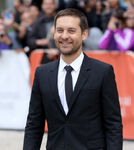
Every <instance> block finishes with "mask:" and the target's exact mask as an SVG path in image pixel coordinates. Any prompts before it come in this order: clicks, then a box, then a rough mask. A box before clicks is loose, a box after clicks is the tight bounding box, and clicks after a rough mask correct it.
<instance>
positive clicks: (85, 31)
mask: <svg viewBox="0 0 134 150" xmlns="http://www.w3.org/2000/svg"><path fill="white" fill-rule="evenodd" d="M87 37H88V29H86V30H84V31H83V33H82V40H83V41H84V40H86V38H87Z"/></svg>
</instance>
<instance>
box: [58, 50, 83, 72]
mask: <svg viewBox="0 0 134 150" xmlns="http://www.w3.org/2000/svg"><path fill="white" fill-rule="evenodd" d="M83 59H84V54H83V52H81V54H80V56H79V57H78V58H76V59H75V60H74V61H73V62H72V63H71V64H67V63H66V62H65V61H64V60H63V59H62V58H61V57H60V62H59V69H60V71H63V70H64V67H65V66H66V65H70V66H71V67H72V68H73V69H74V71H78V69H80V67H81V65H82V62H83Z"/></svg>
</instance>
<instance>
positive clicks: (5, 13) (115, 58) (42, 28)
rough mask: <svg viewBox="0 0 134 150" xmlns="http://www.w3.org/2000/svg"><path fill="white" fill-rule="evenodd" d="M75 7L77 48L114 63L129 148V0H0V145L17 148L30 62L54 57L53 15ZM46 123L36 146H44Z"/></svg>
mask: <svg viewBox="0 0 134 150" xmlns="http://www.w3.org/2000/svg"><path fill="white" fill-rule="evenodd" d="M64 8H76V9H79V10H81V11H82V12H83V13H84V14H85V15H86V17H87V19H88V24H89V35H88V38H87V39H86V40H85V41H83V51H84V52H85V53H86V54H87V55H88V56H89V57H93V58H97V59H100V60H102V61H104V62H107V63H110V64H112V65H113V67H114V71H115V75H116V82H117V88H118V91H119V100H120V106H121V114H122V121H123V138H124V143H123V144H124V148H123V150H133V149H134V92H133V88H134V85H133V83H134V0H0V148H1V149H2V150H9V149H10V150H21V149H22V145H23V136H24V128H25V124H26V119H27V114H28V107H29V101H30V93H31V87H32V83H33V79H34V73H35V70H36V67H38V66H40V65H43V64H45V63H48V62H51V61H55V60H56V59H58V57H59V55H60V53H59V50H58V49H57V48H56V46H55V42H54V39H53V33H54V26H53V23H54V16H55V15H56V13H57V12H58V11H60V10H62V9H64ZM46 140H47V127H46V128H45V134H44V140H43V143H42V147H44V148H45V143H46Z"/></svg>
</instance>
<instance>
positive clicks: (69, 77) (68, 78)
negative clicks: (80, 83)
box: [65, 66, 73, 106]
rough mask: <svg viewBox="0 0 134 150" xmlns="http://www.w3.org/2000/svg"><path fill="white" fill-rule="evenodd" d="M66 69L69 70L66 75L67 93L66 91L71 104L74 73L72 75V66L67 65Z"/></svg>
mask: <svg viewBox="0 0 134 150" xmlns="http://www.w3.org/2000/svg"><path fill="white" fill-rule="evenodd" d="M65 70H66V72H67V73H66V77H65V93H66V100H67V104H68V106H69V101H70V97H71V94H72V92H73V83H72V75H71V71H72V70H73V68H72V67H71V66H65Z"/></svg>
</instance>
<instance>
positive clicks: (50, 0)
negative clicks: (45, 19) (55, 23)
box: [42, 0, 56, 15]
mask: <svg viewBox="0 0 134 150" xmlns="http://www.w3.org/2000/svg"><path fill="white" fill-rule="evenodd" d="M42 9H43V10H44V12H45V14H46V15H52V14H53V13H54V12H55V10H56V4H55V2H54V0H43V3H42Z"/></svg>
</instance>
